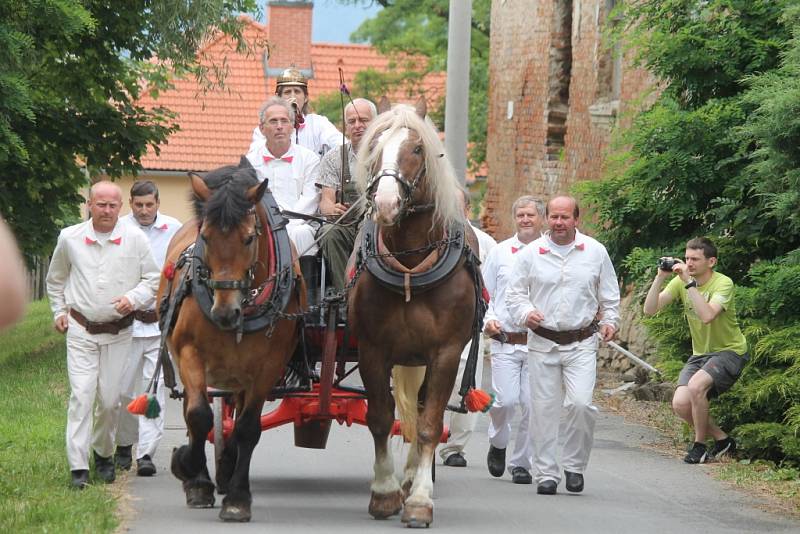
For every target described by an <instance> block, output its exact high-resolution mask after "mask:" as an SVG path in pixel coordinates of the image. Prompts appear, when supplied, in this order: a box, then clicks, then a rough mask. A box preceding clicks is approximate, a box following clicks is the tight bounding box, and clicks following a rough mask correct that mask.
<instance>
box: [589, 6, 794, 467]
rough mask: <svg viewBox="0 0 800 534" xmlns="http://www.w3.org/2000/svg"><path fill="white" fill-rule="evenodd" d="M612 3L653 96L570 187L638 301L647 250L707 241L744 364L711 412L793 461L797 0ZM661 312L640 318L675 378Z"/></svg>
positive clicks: (754, 453)
mask: <svg viewBox="0 0 800 534" xmlns="http://www.w3.org/2000/svg"><path fill="white" fill-rule="evenodd" d="M621 13H622V17H623V20H624V21H625V24H623V25H622V26H621V29H620V30H619V32H618V34H617V36H616V37H617V38H619V39H622V40H627V44H628V45H630V46H631V47H632V50H634V51H635V55H636V58H637V60H638V62H639V64H640V65H643V66H644V67H646V68H647V69H648V70H650V71H651V72H652V73H653V74H655V75H656V76H657V77H659V78H660V79H661V80H662V82H661V85H660V87H661V89H662V92H661V93H660V95H659V96H658V98H657V99H656V101H655V103H654V104H653V106H652V107H650V109H648V110H646V111H644V112H643V113H641V114H639V115H638V116H637V117H635V118H634V120H633V121H632V123H631V126H630V127H629V128H628V129H627V130H625V131H623V132H621V133H620V135H619V138H618V139H617V142H618V144H617V146H618V150H617V151H616V152H615V153H614V154H613V155H612V156H611V157H610V158H609V159H608V160H607V166H606V172H605V176H604V179H603V180H601V181H599V182H594V183H584V184H581V185H580V186H579V187H578V192H579V194H582V195H583V196H584V198H585V200H586V201H587V202H588V203H589V204H590V205H591V206H592V207H593V208H594V209H595V210H596V212H597V213H598V214H599V217H598V221H597V223H598V224H597V226H596V229H597V232H598V234H599V236H600V238H601V239H602V240H604V241H605V242H606V243H608V245H609V251H610V252H611V253H612V255H613V257H614V259H615V260H616V261H617V263H618V265H621V266H622V269H621V272H622V273H623V275H624V276H625V277H626V279H627V281H628V282H632V283H633V286H634V288H635V291H636V292H637V294H638V295H639V296H640V297H643V294H644V291H646V288H647V287H648V286H649V285H650V283H651V281H652V277H653V270H654V265H655V260H656V258H657V257H658V256H661V255H664V254H671V255H681V254H682V253H683V245H684V244H685V242H686V241H687V240H688V239H689V238H691V237H695V236H697V235H707V236H709V237H711V238H712V239H714V240H715V242H716V243H717V244H718V246H719V248H720V265H719V270H720V271H721V272H724V273H725V274H728V275H729V276H731V277H732V278H733V279H734V282H735V283H736V284H737V292H736V301H737V309H738V311H739V318H740V322H741V324H742V327H743V330H744V333H745V336H746V337H747V340H748V346H749V350H750V355H751V360H750V363H749V364H748V366H747V367H746V368H745V371H744V372H743V374H742V376H741V378H740V379H739V381H738V382H737V383H736V385H735V386H734V388H733V389H731V390H730V391H729V392H727V393H726V394H725V395H723V396H721V397H720V399H719V402H717V403H715V404H714V405H713V410H714V415H715V416H716V417H717V418H718V419H719V421H720V423H721V424H722V426H723V427H724V428H726V429H732V432H733V434H734V435H735V436H737V438H738V439H739V442H740V449H741V450H742V451H743V453H744V454H746V455H748V456H750V457H752V458H765V459H769V460H775V461H782V462H788V463H795V464H800V438H798V435H800V409H798V408H797V407H798V406H799V405H800V380H798V378H797V377H798V376H800V374H798V371H800V351H798V350H797V348H796V339H797V335H798V334H799V333H800V249H799V248H798V247H800V218H799V216H798V213H800V193H798V191H799V189H798V186H800V173H799V172H798V168H800V149H798V147H800V104H798V102H800V81H798V80H800V76H798V75H799V74H800V6H798V5H797V2H795V1H792V0H785V1H772V0H746V1H745V0H741V1H740V0H660V1H655V0H646V1H644V2H632V3H630V4H626V5H625V7H624V8H623V9H622V10H621ZM673 308H675V309H669V310H665V311H666V313H665V312H662V313H660V314H659V315H657V316H656V317H653V318H648V319H646V320H643V323H644V324H645V325H646V327H647V329H648V333H649V334H650V335H651V336H652V337H653V338H654V339H655V340H656V341H657V343H658V358H659V366H660V367H661V368H662V369H663V370H664V371H665V372H666V373H667V374H668V375H670V376H672V377H676V376H677V373H678V371H679V369H680V367H681V366H682V364H683V358H684V357H685V355H686V354H688V352H687V349H688V347H687V342H688V332H687V328H686V324H685V319H684V318H683V317H682V314H681V311H680V310H679V309H678V308H679V307H675V306H673Z"/></svg>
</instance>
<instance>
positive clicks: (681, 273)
mask: <svg viewBox="0 0 800 534" xmlns="http://www.w3.org/2000/svg"><path fill="white" fill-rule="evenodd" d="M672 272H673V273H675V274H676V275H678V277H679V278H680V279H681V280H683V282H684V283H686V284H688V283H689V278H690V277H689V268H688V266H687V265H686V264H685V263H676V264H675V265H673V266H672Z"/></svg>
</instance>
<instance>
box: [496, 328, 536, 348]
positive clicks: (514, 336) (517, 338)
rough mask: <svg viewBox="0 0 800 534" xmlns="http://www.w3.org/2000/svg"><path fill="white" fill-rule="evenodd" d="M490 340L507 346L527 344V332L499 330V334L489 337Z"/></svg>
mask: <svg viewBox="0 0 800 534" xmlns="http://www.w3.org/2000/svg"><path fill="white" fill-rule="evenodd" d="M491 338H492V339H494V340H495V341H499V342H500V343H508V344H509V345H527V344H528V333H527V332H504V331H502V330H501V331H500V333H499V334H495V335H493V336H491Z"/></svg>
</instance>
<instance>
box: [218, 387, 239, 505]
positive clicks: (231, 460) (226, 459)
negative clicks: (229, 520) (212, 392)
mask: <svg viewBox="0 0 800 534" xmlns="http://www.w3.org/2000/svg"><path fill="white" fill-rule="evenodd" d="M243 399H244V394H242V393H240V394H239V395H237V397H236V406H237V409H236V413H239V411H240V410H241V407H242V403H243ZM231 400H233V399H231ZM237 451H238V448H237V441H236V427H235V426H234V431H233V432H231V435H230V437H229V438H228V440H227V441H225V445H224V447H223V449H222V455H221V456H220V459H219V462H217V471H216V475H215V477H214V479H215V481H216V483H217V493H219V494H220V495H225V494H226V493H228V485H229V484H230V480H231V477H232V476H233V470H234V468H235V467H236V458H237Z"/></svg>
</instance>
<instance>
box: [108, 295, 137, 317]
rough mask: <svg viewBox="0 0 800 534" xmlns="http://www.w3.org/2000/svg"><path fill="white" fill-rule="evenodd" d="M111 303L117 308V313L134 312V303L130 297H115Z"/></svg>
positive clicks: (126, 313)
mask: <svg viewBox="0 0 800 534" xmlns="http://www.w3.org/2000/svg"><path fill="white" fill-rule="evenodd" d="M111 304H113V305H114V309H115V310H117V313H119V314H121V315H128V314H129V313H131V312H133V304H131V301H129V300H128V297H124V296H123V297H114V298H113V299H111Z"/></svg>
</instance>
